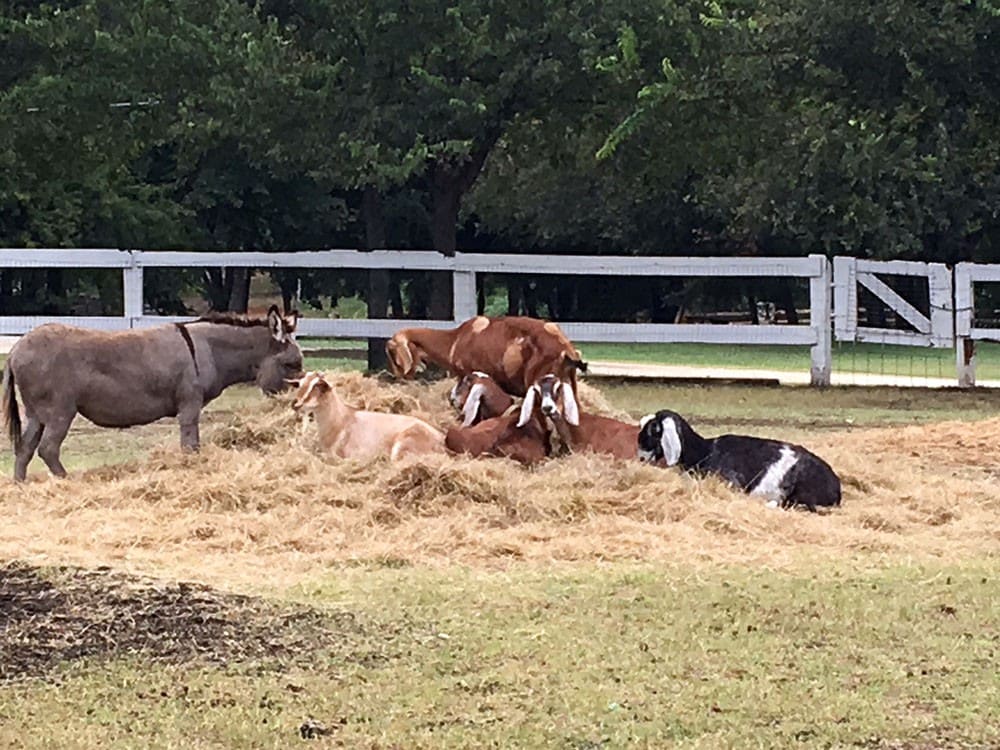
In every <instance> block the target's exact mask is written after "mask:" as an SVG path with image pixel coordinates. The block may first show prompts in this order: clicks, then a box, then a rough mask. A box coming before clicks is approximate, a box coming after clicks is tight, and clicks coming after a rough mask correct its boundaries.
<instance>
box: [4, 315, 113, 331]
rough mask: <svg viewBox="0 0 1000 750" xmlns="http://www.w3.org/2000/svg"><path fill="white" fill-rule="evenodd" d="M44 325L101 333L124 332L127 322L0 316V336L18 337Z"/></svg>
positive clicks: (91, 318) (111, 319)
mask: <svg viewBox="0 0 1000 750" xmlns="http://www.w3.org/2000/svg"><path fill="white" fill-rule="evenodd" d="M46 323H62V324H64V325H69V326H80V327H82V328H97V329H99V330H102V331H124V330H126V329H128V327H129V326H128V321H127V320H126V319H125V318H124V317H114V318H111V317H97V316H88V317H83V316H76V315H0V334H5V335H10V336H20V335H23V334H25V333H27V332H28V331H30V330H32V329H34V328H38V326H40V325H45V324H46Z"/></svg>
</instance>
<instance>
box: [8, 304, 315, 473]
mask: <svg viewBox="0 0 1000 750" xmlns="http://www.w3.org/2000/svg"><path fill="white" fill-rule="evenodd" d="M296 322H297V318H296V316H294V315H293V316H282V315H281V314H280V313H279V312H278V308H277V307H276V306H274V305H272V306H271V309H270V310H269V311H268V313H267V317H266V318H255V317H241V316H236V315H232V314H210V315H207V316H204V317H202V318H199V319H198V320H195V321H192V322H190V323H177V324H171V325H164V326H157V327H155V328H146V329H137V330H130V331H118V332H115V333H108V332H106V331H95V330H91V329H86V328H76V327H74V326H66V325H60V324H58V323H49V324H46V325H43V326H39V327H38V328H36V329H34V330H33V331H31V332H30V333H28V334H27V335H25V336H24V337H23V338H22V339H21V340H20V341H18V342H17V344H15V345H14V348H13V350H12V351H11V353H10V356H9V357H8V358H7V364H6V366H5V368H4V373H3V395H2V396H0V407H2V408H3V411H4V417H5V421H6V423H7V430H8V432H9V434H10V439H11V442H12V443H13V445H14V456H15V460H14V479H16V480H22V479H24V478H25V476H26V474H27V470H28V463H29V462H30V461H31V458H32V456H34V454H35V450H36V449H37V450H38V455H39V456H41V457H42V460H43V461H45V463H46V465H47V466H48V467H49V470H50V471H51V472H52V473H53V474H55V475H56V476H58V477H64V476H66V469H65V468H64V467H63V465H62V463H61V462H60V461H59V450H60V446H61V445H62V442H63V440H64V439H65V438H66V433H67V432H68V431H69V426H70V424H72V422H73V419H74V418H75V417H76V415H77V413H80V414H82V415H83V416H85V417H86V418H87V419H89V420H90V421H91V422H93V423H94V424H97V425H100V426H101V427H131V426H132V425H138V424H148V423H149V422H153V421H155V420H157V419H160V418H161V417H177V420H178V422H180V431H181V447H182V448H184V449H188V450H197V449H198V418H199V417H200V415H201V409H202V407H203V406H204V405H205V404H207V403H208V402H209V401H211V400H212V399H214V398H215V397H216V396H218V395H219V394H220V393H222V391H223V390H224V389H225V388H227V387H228V386H230V385H233V384H234V383H249V382H254V381H256V383H257V385H259V386H260V388H261V390H263V391H264V392H265V393H276V392H278V391H280V390H282V389H283V388H285V387H286V384H285V379H286V378H292V377H298V376H299V375H300V374H301V372H302V351H301V350H300V349H299V346H298V344H296V343H295V337H294V333H295V325H296ZM15 384H16V385H17V386H18V388H19V390H20V391H21V400H22V401H23V402H24V413H25V417H26V421H25V425H24V430H23V431H22V429H21V415H20V413H19V411H18V407H17V397H16V396H15V392H14V386H15Z"/></svg>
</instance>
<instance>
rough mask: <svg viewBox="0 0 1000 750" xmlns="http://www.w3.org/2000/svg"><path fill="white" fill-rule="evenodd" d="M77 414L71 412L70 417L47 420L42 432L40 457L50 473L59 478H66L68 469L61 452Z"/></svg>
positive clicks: (39, 444) (39, 448) (39, 449)
mask: <svg viewBox="0 0 1000 750" xmlns="http://www.w3.org/2000/svg"><path fill="white" fill-rule="evenodd" d="M75 417H76V412H75V411H74V412H71V413H70V414H69V416H59V417H55V418H54V419H49V420H46V422H45V427H44V429H43V430H42V438H41V440H40V441H39V443H38V455H39V456H41V457H42V460H43V461H44V462H45V465H46V466H48V467H49V471H51V472H52V473H53V474H55V475H56V476H57V477H65V476H66V467H64V466H63V465H62V462H61V461H60V460H59V451H60V449H61V448H62V443H63V440H65V439H66V433H67V432H69V426H70V425H71V424H73V419H74V418H75Z"/></svg>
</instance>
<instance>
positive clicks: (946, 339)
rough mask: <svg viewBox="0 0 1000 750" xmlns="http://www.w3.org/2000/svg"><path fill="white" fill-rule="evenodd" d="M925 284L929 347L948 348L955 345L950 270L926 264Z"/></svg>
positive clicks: (933, 264)
mask: <svg viewBox="0 0 1000 750" xmlns="http://www.w3.org/2000/svg"><path fill="white" fill-rule="evenodd" d="M927 284H928V287H929V289H930V305H931V310H930V312H931V346H934V347H937V348H941V349H944V348H948V347H952V346H954V345H955V302H954V299H953V290H952V274H951V269H950V268H948V266H946V265H945V264H944V263H930V264H928V276H927Z"/></svg>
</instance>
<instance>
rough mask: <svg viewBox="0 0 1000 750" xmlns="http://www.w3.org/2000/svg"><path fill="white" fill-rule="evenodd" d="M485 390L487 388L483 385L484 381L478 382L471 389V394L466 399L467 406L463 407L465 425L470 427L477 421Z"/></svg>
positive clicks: (463, 423)
mask: <svg viewBox="0 0 1000 750" xmlns="http://www.w3.org/2000/svg"><path fill="white" fill-rule="evenodd" d="M485 392H486V388H484V387H483V384H482V383H476V384H475V385H474V386H472V388H471V389H470V390H469V396H468V398H466V399H465V406H463V407H462V416H463V417H464V419H463V420H462V426H463V427H468V426H470V425H471V424H472V423H473V422H475V421H476V418H477V417H478V416H479V407H480V405H481V404H482V401H483V394H484V393H485Z"/></svg>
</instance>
